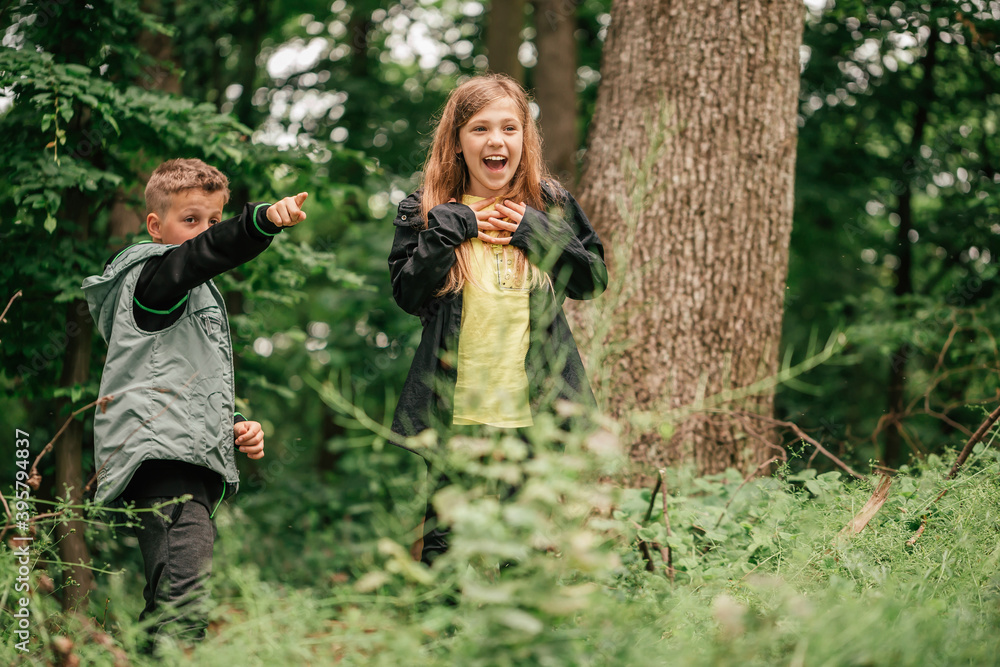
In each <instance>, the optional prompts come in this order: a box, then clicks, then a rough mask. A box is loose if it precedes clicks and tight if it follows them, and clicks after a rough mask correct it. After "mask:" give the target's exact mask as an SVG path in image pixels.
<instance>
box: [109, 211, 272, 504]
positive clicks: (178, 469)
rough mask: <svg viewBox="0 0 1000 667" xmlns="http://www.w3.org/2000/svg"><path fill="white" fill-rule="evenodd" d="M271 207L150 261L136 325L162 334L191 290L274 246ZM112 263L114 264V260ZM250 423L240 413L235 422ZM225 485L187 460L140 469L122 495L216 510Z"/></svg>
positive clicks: (135, 305)
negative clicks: (185, 498) (181, 500)
mask: <svg viewBox="0 0 1000 667" xmlns="http://www.w3.org/2000/svg"><path fill="white" fill-rule="evenodd" d="M267 208H268V205H267V204H263V205H262V204H259V203H251V204H246V205H245V206H244V207H243V211H242V212H241V213H240V215H238V216H235V217H233V218H229V219H227V220H224V221H222V222H220V223H217V224H215V225H212V226H211V227H209V228H208V229H206V230H205V231H204V232H202V233H201V234H199V235H198V236H196V237H194V238H193V239H189V240H187V241H185V242H184V243H182V244H180V245H178V246H177V247H176V248H171V249H170V250H168V251H166V252H165V253H163V254H162V255H158V256H156V257H151V258H149V259H148V260H146V262H145V264H144V265H143V267H142V271H141V272H140V274H139V280H138V282H137V283H136V287H135V294H134V296H135V299H133V302H132V312H133V314H134V316H135V322H136V324H137V325H139V327H140V328H141V329H143V330H144V331H149V332H156V331H162V330H163V329H166V328H167V327H169V326H171V325H172V324H174V323H175V322H177V320H179V319H180V318H181V316H183V315H184V310H185V308H186V301H187V297H188V294H189V292H190V291H191V290H192V289H194V288H195V287H198V286H199V285H202V284H204V283H206V282H208V281H209V280H211V279H212V278H215V277H216V276H218V275H220V274H222V273H225V272H226V271H229V270H230V269H234V268H236V267H238V266H240V265H241V264H244V263H246V262H248V261H250V260H251V259H253V258H254V257H256V256H257V255H259V254H260V253H262V252H263V251H264V250H266V249H267V247H268V246H269V245H270V244H271V239H273V238H274V236H275V235H276V234H278V232H280V231H281V228H280V227H277V226H276V225H274V224H273V223H272V222H271V221H270V220H268V219H267ZM109 263H110V260H109ZM241 421H245V419H244V417H243V416H242V415H239V414H237V415H236V416H235V418H234V423H239V422H241ZM222 491H223V481H222V478H221V477H219V475H218V474H216V473H214V472H212V471H211V470H209V469H208V468H204V467H202V466H198V465H194V464H192V463H186V462H184V461H164V460H158V459H154V460H149V461H144V462H143V463H142V465H140V466H139V468H138V469H137V470H136V472H135V474H134V475H133V476H132V479H131V481H129V484H128V486H127V487H126V488H125V491H124V492H123V493H122V497H123V498H124V499H125V500H136V499H138V498H175V497H178V496H181V495H184V494H191V496H192V499H193V500H195V501H197V502H199V503H201V504H202V505H204V506H205V507H207V508H208V510H209V511H210V512H211V511H213V509H214V508H213V502H214V501H216V500H218V499H219V498H221V497H222Z"/></svg>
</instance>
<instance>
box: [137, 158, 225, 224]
mask: <svg viewBox="0 0 1000 667" xmlns="http://www.w3.org/2000/svg"><path fill="white" fill-rule="evenodd" d="M194 188H197V189H199V190H204V191H205V192H219V191H221V192H222V195H223V204H225V203H227V202H228V201H229V179H228V178H226V175H225V174H223V173H222V172H221V171H219V170H218V169H216V168H215V167H213V166H211V165H208V164H205V163H204V162H202V161H201V160H198V159H194V158H177V159H174V160H167V161H166V162H164V163H163V164H161V165H160V166H159V167H157V168H156V171H154V172H153V175H152V176H150V177H149V182H148V183H146V211H147V212H149V213H156V214H157V215H164V214H165V213H166V212H167V210H168V209H169V208H170V198H171V197H172V196H173V195H174V194H176V193H178V192H180V191H181V190H191V189H194Z"/></svg>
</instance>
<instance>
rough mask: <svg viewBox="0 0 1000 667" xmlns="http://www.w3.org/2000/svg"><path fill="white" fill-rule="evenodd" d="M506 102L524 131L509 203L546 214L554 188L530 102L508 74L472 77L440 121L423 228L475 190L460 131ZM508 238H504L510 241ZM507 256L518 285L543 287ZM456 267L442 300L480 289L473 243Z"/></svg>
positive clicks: (462, 249)
mask: <svg viewBox="0 0 1000 667" xmlns="http://www.w3.org/2000/svg"><path fill="white" fill-rule="evenodd" d="M504 98H508V99H510V100H511V101H512V102H513V103H514V106H515V108H516V109H517V110H518V112H519V114H520V116H521V118H520V121H521V127H522V128H523V131H522V134H521V137H522V142H523V145H522V147H521V162H520V164H519V165H518V167H517V171H516V172H515V173H514V176H513V178H511V180H510V183H509V184H508V188H507V193H506V194H507V197H508V198H510V199H512V200H514V201H520V202H524V203H525V204H527V205H528V206H531V207H532V208H536V209H541V208H543V205H544V200H543V199H542V181H543V180H548V181H552V182H554V179H553V178H552V176H551V175H550V174H549V172H548V170H547V169H546V167H545V159H544V157H543V156H542V140H541V135H540V133H539V131H538V126H537V125H536V124H535V119H534V118H533V117H532V115H531V106H530V100H529V99H528V95H527V93H525V92H524V89H523V88H521V85H520V84H519V83H518V82H517V81H515V80H514V79H512V78H510V77H508V76H505V75H503V74H487V75H483V76H476V77H472V78H471V79H469V80H468V81H466V82H465V83H463V84H462V85H460V86H459V87H458V88H456V89H455V90H453V91H451V94H450V95H449V96H448V101H447V102H446V103H445V105H444V110H443V111H442V112H441V118H440V119H439V120H438V125H437V128H436V130H435V131H434V142H433V143H432V144H431V150H430V153H429V154H428V156H427V162H426V163H425V164H424V178H423V194H422V200H421V209H422V213H423V218H424V225H425V226H426V224H427V213H428V212H429V211H430V210H431V209H432V208H434V207H435V206H437V205H438V204H443V203H445V202H447V201H448V200H449V199H450V198H452V197H454V198H456V199H459V200H460V201H461V197H462V195H464V194H467V192H468V188H469V185H470V179H469V170H468V169H467V167H466V164H465V160H464V159H463V158H462V156H460V155H458V148H459V147H460V146H461V144H460V142H459V131H460V130H461V129H462V126H464V125H465V124H466V123H467V122H469V119H471V118H472V117H473V116H475V115H476V114H477V113H479V112H480V111H481V110H482V109H483V108H484V107H486V106H488V105H489V104H491V103H493V102H495V101H497V100H501V99H504ZM509 235H510V234H509V232H503V233H501V234H500V236H509ZM503 252H504V255H505V256H506V255H507V254H508V253H512V254H513V257H514V260H515V275H516V276H517V278H518V279H525V278H526V279H527V283H528V284H529V285H531V286H532V287H538V286H540V285H542V284H544V282H545V279H544V274H543V272H542V271H539V270H538V268H537V267H535V266H533V265H531V264H530V262H528V261H527V257H525V255H524V253H523V252H522V251H521V250H520V249H518V248H514V247H512V246H507V245H505V246H503ZM455 254H456V256H457V257H456V259H457V261H456V263H455V264H454V265H453V266H452V267H451V271H449V272H448V277H447V279H446V280H445V283H444V286H443V287H442V288H441V290H440V291H439V292H438V294H447V293H449V292H460V291H461V290H462V288H463V286H464V285H465V282H466V281H467V280H468V281H469V282H472V283H473V284H476V279H475V277H474V273H473V271H472V267H471V264H470V258H471V246H470V244H469V242H468V241H466V242H465V243H463V244H462V245H460V246H459V247H458V248H456V249H455Z"/></svg>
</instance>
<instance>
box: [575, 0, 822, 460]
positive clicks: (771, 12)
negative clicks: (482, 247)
mask: <svg viewBox="0 0 1000 667" xmlns="http://www.w3.org/2000/svg"><path fill="white" fill-rule="evenodd" d="M803 11H804V9H803V7H802V4H801V2H799V0H740V1H738V2H732V1H731V0H697V1H690V0H689V1H687V2H682V1H681V0H655V1H651V0H646V1H640V0H616V1H615V3H614V5H613V6H612V10H611V25H610V28H609V33H608V40H607V43H606V44H605V47H604V58H603V65H602V68H601V77H602V81H601V87H600V90H599V92H598V99H597V107H596V112H595V116H594V119H593V122H592V124H591V127H592V129H591V135H590V146H589V148H588V151H587V155H586V162H585V169H584V176H583V179H582V183H583V189H582V192H581V194H580V199H581V201H582V203H583V206H584V209H585V210H586V211H587V212H588V214H589V215H590V216H591V218H592V219H593V221H594V223H595V225H596V227H597V229H598V231H599V232H600V233H601V235H602V238H604V239H605V242H606V243H607V242H610V243H609V246H610V247H611V248H615V247H616V246H620V247H621V248H623V250H621V252H622V253H623V254H622V256H621V257H620V258H619V260H620V261H612V266H611V271H612V279H613V280H615V281H617V282H618V286H617V287H612V289H610V290H609V292H608V294H606V295H605V296H604V297H602V298H603V299H612V300H614V299H621V303H620V304H619V307H618V308H617V310H616V312H617V313H620V314H621V315H620V317H619V319H616V320H615V324H614V327H613V329H612V331H611V333H610V341H607V342H616V343H620V344H621V348H620V349H617V348H612V349H613V350H614V351H613V352H612V353H610V354H609V357H608V358H605V359H604V360H603V361H602V363H601V365H602V367H604V368H608V369H610V378H608V379H607V380H606V381H605V383H604V384H605V386H599V389H601V391H600V393H601V394H602V395H604V396H607V397H608V399H607V400H608V403H609V405H608V406H607V407H608V408H609V409H610V411H611V412H612V414H615V415H618V416H625V415H627V414H629V413H631V412H632V411H633V410H635V409H638V410H644V411H651V412H652V414H654V415H656V414H659V413H661V411H662V410H664V409H670V408H680V407H682V406H688V405H691V404H693V403H695V402H696V401H697V398H698V396H699V394H704V395H707V396H710V395H712V394H714V393H716V392H719V391H721V390H724V389H726V388H730V387H741V386H745V385H747V384H750V383H752V382H753V381H755V380H757V379H759V378H761V377H763V376H767V375H770V374H773V373H774V372H776V371H777V369H778V344H779V339H780V335H781V318H782V308H783V299H784V291H785V277H786V273H787V264H788V243H789V236H790V232H791V224H792V205H793V182H794V173H795V172H794V169H795V145H796V137H797V129H796V115H797V95H798V90H799V45H800V43H801V37H802V30H803ZM661 115H662V118H664V119H665V120H664V121H663V122H664V123H665V126H666V131H664V132H660V134H661V135H662V136H661V137H660V138H661V139H662V140H663V141H664V143H663V144H662V149H661V150H659V151H658V152H656V153H655V154H652V149H651V145H652V146H655V145H656V140H657V137H656V136H652V137H651V136H650V132H649V131H650V130H651V126H654V125H656V124H657V123H656V122H655V119H657V118H658V117H661ZM654 134H655V133H654ZM624 153H628V154H630V155H631V156H633V157H634V158H635V160H636V162H637V163H638V165H639V169H638V170H637V171H638V174H639V175H638V176H637V174H636V173H626V172H628V170H627V169H623V154H624ZM644 164H645V167H643V166H642V165H644ZM643 172H645V179H646V180H643V177H642V173H643ZM647 183H648V185H646V184H647ZM636 187H639V188H640V189H645V190H646V192H645V193H644V194H645V196H644V197H640V198H639V199H641V200H642V204H641V206H638V207H637V208H638V210H637V211H635V212H634V213H633V214H628V215H627V216H626V217H627V218H629V219H623V217H622V215H620V214H619V209H618V206H617V199H618V198H620V197H626V198H628V193H629V192H635V188H636ZM640 194H643V193H640ZM635 201H639V200H638V199H637V200H635ZM630 232H632V233H634V242H630V241H632V239H630V236H629V234H630ZM626 244H627V245H626ZM612 303H613V301H612ZM597 307H601V304H600V302H597ZM605 307H607V306H605ZM594 369H595V366H594V364H593V360H591V370H592V372H593V370H594ZM700 385H703V388H702V387H700ZM733 407H739V408H741V409H744V410H752V411H755V412H758V413H761V414H766V415H769V414H771V413H772V411H773V395H771V394H765V395H760V396H756V397H753V398H750V399H747V400H746V401H745V402H743V403H742V404H741V405H739V406H733ZM673 426H674V429H673V436H672V437H671V438H669V439H668V438H665V437H664V436H662V435H660V433H659V431H657V432H655V433H650V432H642V433H638V432H635V433H632V434H631V439H632V443H633V444H632V452H631V453H632V458H633V460H634V461H635V462H637V463H640V464H642V467H643V468H645V469H647V470H648V469H649V466H653V467H661V466H663V465H667V464H671V463H676V462H680V461H690V462H694V463H695V464H697V467H698V469H699V470H700V471H701V472H703V473H711V472H716V471H720V470H723V469H725V468H726V467H728V466H736V467H738V468H740V469H741V470H744V471H746V470H750V469H752V467H753V465H754V462H755V461H759V460H761V459H762V458H764V457H765V456H763V451H762V450H763V449H764V445H763V444H762V443H759V442H757V441H756V440H753V441H747V440H746V439H744V438H741V434H740V433H739V432H738V427H737V426H735V425H733V424H732V423H731V422H727V420H722V419H719V420H715V419H712V418H711V415H707V414H701V415H695V416H693V417H691V418H688V419H686V420H684V421H683V422H681V423H678V424H675V425H673Z"/></svg>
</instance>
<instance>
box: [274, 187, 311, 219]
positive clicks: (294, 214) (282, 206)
mask: <svg viewBox="0 0 1000 667" xmlns="http://www.w3.org/2000/svg"><path fill="white" fill-rule="evenodd" d="M308 196H309V193H308V192H300V193H299V194H297V195H295V196H294V197H285V198H284V199H282V200H281V201H279V202H278V203H276V204H271V206H269V207H268V208H267V219H268V220H270V221H271V222H273V223H274V224H275V225H277V226H278V227H292V226H294V225H297V224H299V223H300V222H302V221H303V220H305V219H306V214H305V211H303V210H302V204H303V202H305V200H306V197H308Z"/></svg>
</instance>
